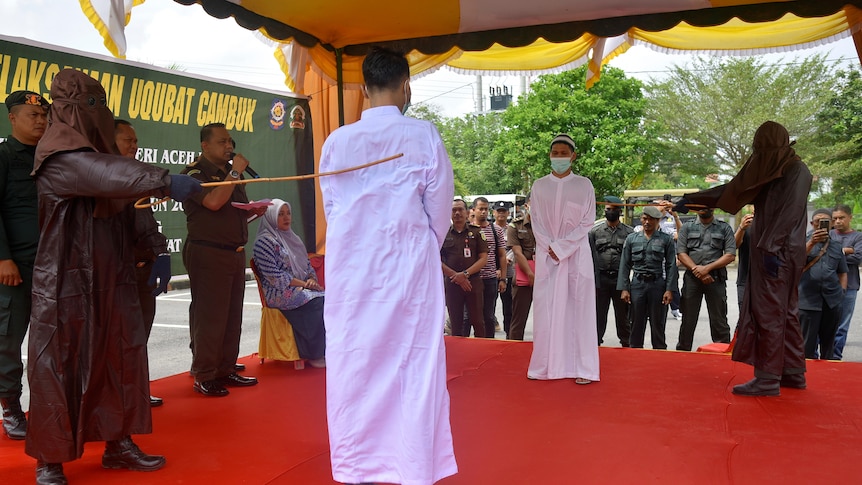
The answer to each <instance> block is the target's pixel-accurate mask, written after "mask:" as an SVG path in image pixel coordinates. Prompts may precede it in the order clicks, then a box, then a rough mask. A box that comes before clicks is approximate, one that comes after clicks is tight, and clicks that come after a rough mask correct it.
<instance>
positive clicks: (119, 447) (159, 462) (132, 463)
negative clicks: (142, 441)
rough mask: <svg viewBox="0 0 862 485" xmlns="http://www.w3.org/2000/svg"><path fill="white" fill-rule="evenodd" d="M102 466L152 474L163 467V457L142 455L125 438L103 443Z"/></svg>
mask: <svg viewBox="0 0 862 485" xmlns="http://www.w3.org/2000/svg"><path fill="white" fill-rule="evenodd" d="M102 466H103V467H105V468H115V469H116V468H127V469H129V470H134V471H138V472H152V471H156V470H158V469H159V468H161V467H163V466H165V457H164V456H160V455H148V454H146V453H144V452H143V451H141V449H140V448H138V445H136V444H135V443H134V442H133V441H132V438H131V436H126V437H125V438H123V439H121V440H117V441H108V442H106V443H105V454H104V455H102Z"/></svg>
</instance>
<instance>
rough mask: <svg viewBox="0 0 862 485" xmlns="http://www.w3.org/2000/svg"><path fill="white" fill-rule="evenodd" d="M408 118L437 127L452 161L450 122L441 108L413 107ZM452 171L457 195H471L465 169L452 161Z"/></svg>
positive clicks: (433, 105)
mask: <svg viewBox="0 0 862 485" xmlns="http://www.w3.org/2000/svg"><path fill="white" fill-rule="evenodd" d="M407 116H410V117H411V118H416V119H418V120H425V121H430V122H431V123H434V124H435V125H437V131H439V132H440V137H441V138H442V139H443V144H444V145H445V146H446V149H447V151H449V153H450V159H451V149H450V148H449V144H450V143H452V141H451V138H452V136H451V134H450V133H449V123H450V120H449V119H448V118H445V117H444V116H443V113H442V109H441V108H440V106H437V105H436V104H433V103H422V104H416V105H412V106H410V108H409V109H408V110H407ZM447 140H448V141H447ZM452 171H453V173H454V175H455V195H459V196H464V195H468V194H470V193H471V192H470V190H469V189H468V187H467V185H466V184H465V183H464V181H465V179H466V176H465V174H464V170H463V167H461V166H459V165H458V163H457V162H456V161H455V160H452Z"/></svg>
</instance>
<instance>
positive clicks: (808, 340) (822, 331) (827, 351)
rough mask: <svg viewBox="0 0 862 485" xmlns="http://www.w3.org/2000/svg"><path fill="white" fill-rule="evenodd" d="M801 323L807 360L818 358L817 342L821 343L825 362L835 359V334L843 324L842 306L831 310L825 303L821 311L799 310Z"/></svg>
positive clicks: (821, 355)
mask: <svg viewBox="0 0 862 485" xmlns="http://www.w3.org/2000/svg"><path fill="white" fill-rule="evenodd" d="M799 323H800V324H801V325H802V337H803V338H804V339H805V358H806V359H816V358H817V342H818V339H819V341H820V358H821V359H823V360H829V359H833V358H834V357H835V355H834V351H835V334H836V333H837V332H838V324H839V323H841V305H836V306H835V308H829V305H827V304H826V302H823V308H822V309H821V310H820V311H816V310H803V309H801V308H800V309H799Z"/></svg>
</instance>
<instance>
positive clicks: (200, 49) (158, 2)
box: [0, 0, 858, 116]
mask: <svg viewBox="0 0 862 485" xmlns="http://www.w3.org/2000/svg"><path fill="white" fill-rule="evenodd" d="M0 12H2V17H3V19H4V22H3V28H2V30H0V33H2V35H5V36H11V37H24V38H27V39H31V40H35V41H39V42H44V43H47V44H54V45H61V46H65V47H68V48H72V49H77V50H80V51H84V52H90V53H97V54H102V55H110V54H109V52H108V50H107V49H106V48H105V47H104V45H103V43H102V38H101V37H100V36H99V35H98V33H97V32H96V29H95V28H93V26H92V25H91V24H90V22H89V21H88V20H87V18H86V17H85V16H84V14H83V13H82V12H81V9H80V6H79V3H78V2H77V1H75V0H0ZM126 38H127V42H128V46H129V47H128V51H127V58H128V59H129V60H134V61H139V62H146V63H150V64H155V65H158V66H162V67H166V66H169V65H179V66H181V68H182V69H184V70H185V71H187V72H189V73H196V74H202V75H205V76H208V77H213V78H220V79H228V80H231V81H234V82H238V83H242V84H246V85H250V86H254V87H258V88H263V89H266V90H277V91H284V90H286V89H287V88H286V87H285V86H284V82H283V76H282V74H281V71H280V70H279V68H278V64H277V63H276V61H275V59H274V58H273V56H272V52H273V49H272V48H271V47H270V46H268V45H266V44H265V43H263V42H262V41H260V40H259V39H258V37H257V36H256V35H255V33H253V32H251V31H248V30H246V29H244V28H242V27H239V26H238V25H237V24H236V23H235V22H234V21H233V19H224V20H222V19H216V18H213V17H210V16H209V15H207V14H206V13H205V12H204V11H203V9H202V8H201V7H200V6H199V5H192V6H188V7H187V6H183V5H180V4H178V3H176V2H174V1H172V0H147V1H146V2H145V3H144V4H143V5H141V6H139V7H136V8H135V9H134V10H133V11H132V21H131V23H130V24H129V26H128V27H127V28H126ZM814 52H821V53H825V54H827V56H828V59H830V60H835V61H836V62H839V61H840V62H856V63H858V61H857V60H856V52H855V48H854V47H853V42H852V40H850V39H849V38H848V39H844V40H841V41H838V42H835V43H832V44H828V45H826V46H822V47H820V48H817V49H810V50H803V51H797V52H793V53H789V54H784V55H776V54H774V55H770V56H766V57H765V59H766V62H769V63H787V62H793V61H794V59H795V58H797V57H802V56H806V55H810V54H812V53H814ZM690 61H691V59H690V58H689V57H688V56H680V55H667V54H660V53H657V52H653V51H651V50H649V49H646V48H642V47H635V48H633V49H631V50H629V52H627V53H626V54H624V55H622V56H620V57H618V58H617V59H615V60H614V61H612V62H611V65H612V66H615V67H619V68H621V69H623V70H624V71H626V73H627V74H629V75H631V76H635V77H638V78H640V79H643V80H648V79H649V78H651V77H661V76H663V75H664V73H665V72H667V70H668V69H669V68H670V67H671V66H672V65H674V64H678V65H685V64H687V63H689V62H690ZM489 86H509V87H510V88H512V89H513V92H514V94H515V95H516V96H517V95H518V94H520V86H521V80H520V78H518V77H516V76H507V77H484V78H483V85H482V92H483V94H485V95H486V94H487V92H488V87H489ZM412 87H413V103H414V104H419V103H433V104H436V105H438V106H439V107H441V108H442V110H443V113H444V114H445V115H447V116H460V115H463V114H465V113H469V112H472V111H474V110H475V102H474V93H475V91H476V90H477V87H476V86H475V76H464V75H458V74H454V73H451V72H447V71H438V72H437V73H434V74H431V75H429V76H426V77H424V78H422V79H420V80H417V81H415V82H413V83H412ZM485 102H486V106H485V107H486V108H487V103H488V101H487V95H486V101H485Z"/></svg>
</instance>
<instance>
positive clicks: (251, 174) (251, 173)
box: [230, 152, 260, 179]
mask: <svg viewBox="0 0 862 485" xmlns="http://www.w3.org/2000/svg"><path fill="white" fill-rule="evenodd" d="M235 156H236V153H234V152H230V159H231V160H233V157H235ZM244 172H245V173H247V174H248V175H249V177H251V178H253V179H259V178H260V174H258V173H257V172H255V171H254V169H252V168H251V166H250V165H249V166H246V167H245V170H244Z"/></svg>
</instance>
